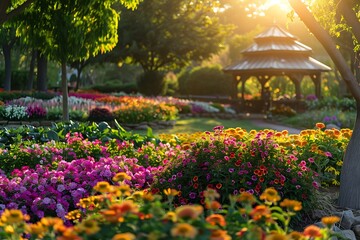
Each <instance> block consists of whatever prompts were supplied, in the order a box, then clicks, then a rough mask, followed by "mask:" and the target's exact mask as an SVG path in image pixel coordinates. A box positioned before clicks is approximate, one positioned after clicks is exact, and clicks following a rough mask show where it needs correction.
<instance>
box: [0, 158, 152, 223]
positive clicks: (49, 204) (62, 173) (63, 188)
mask: <svg viewBox="0 0 360 240" xmlns="http://www.w3.org/2000/svg"><path fill="white" fill-rule="evenodd" d="M136 162H137V160H136V159H134V158H127V157H125V156H117V157H114V158H101V159H100V160H99V161H95V160H94V159H93V158H92V157H87V158H86V159H76V160H73V161H71V162H66V161H63V160H61V161H59V162H57V163H56V165H57V167H56V168H54V169H53V170H50V169H49V168H48V167H45V166H41V165H37V166H36V167H35V168H34V169H30V168H29V167H23V168H21V169H19V170H14V171H13V173H12V175H11V177H10V178H8V177H6V176H5V175H1V176H0V186H3V187H2V188H1V190H0V199H1V205H0V206H1V209H0V211H1V210H4V209H5V208H9V209H21V210H22V211H23V212H24V213H27V214H29V215H30V216H32V217H33V218H34V219H35V218H42V217H44V216H45V215H47V216H54V214H55V215H56V216H57V217H60V218H64V216H65V215H66V213H67V212H68V211H69V210H73V209H74V208H75V206H76V204H77V203H78V202H79V200H80V199H81V198H83V197H87V196H88V195H89V194H90V193H91V189H92V187H93V186H95V185H96V184H97V183H98V182H99V181H110V180H111V178H112V177H113V176H114V175H115V174H116V173H118V172H124V173H126V174H127V175H129V176H131V177H132V179H131V181H126V182H127V184H129V186H131V187H132V188H134V189H142V188H146V187H147V186H148V185H149V184H151V181H152V178H153V177H152V176H153V172H156V171H157V169H156V168H152V167H148V168H145V167H143V166H140V165H138V164H137V163H136Z"/></svg>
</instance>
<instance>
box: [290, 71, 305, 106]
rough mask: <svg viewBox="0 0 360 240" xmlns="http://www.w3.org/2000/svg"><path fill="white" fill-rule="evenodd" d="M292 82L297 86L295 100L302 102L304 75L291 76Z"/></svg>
mask: <svg viewBox="0 0 360 240" xmlns="http://www.w3.org/2000/svg"><path fill="white" fill-rule="evenodd" d="M289 77H290V79H291V81H292V82H293V83H294V85H295V98H296V100H301V80H302V79H303V77H304V75H302V74H293V75H291V76H289Z"/></svg>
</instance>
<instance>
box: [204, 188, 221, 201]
mask: <svg viewBox="0 0 360 240" xmlns="http://www.w3.org/2000/svg"><path fill="white" fill-rule="evenodd" d="M204 197H206V198H209V199H210V200H214V199H216V198H219V197H220V194H219V193H218V192H217V191H216V190H215V189H212V188H207V189H206V190H205V191H204Z"/></svg>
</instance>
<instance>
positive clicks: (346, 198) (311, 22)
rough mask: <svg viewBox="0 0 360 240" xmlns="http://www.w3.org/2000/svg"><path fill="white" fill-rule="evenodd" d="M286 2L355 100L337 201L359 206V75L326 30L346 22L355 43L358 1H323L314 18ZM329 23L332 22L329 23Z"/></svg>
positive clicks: (296, 1) (297, 0)
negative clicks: (354, 119) (321, 9)
mask: <svg viewBox="0 0 360 240" xmlns="http://www.w3.org/2000/svg"><path fill="white" fill-rule="evenodd" d="M289 2H290V4H291V6H292V7H293V9H294V10H295V12H296V13H297V14H298V15H299V17H300V18H301V20H302V21H303V22H304V23H305V24H306V26H307V27H308V28H309V30H310V31H311V32H312V33H313V34H314V35H315V36H316V38H317V39H318V40H319V41H320V42H321V44H322V45H323V46H324V48H325V49H326V51H327V52H328V54H329V55H330V57H331V59H332V60H333V62H334V63H335V65H336V67H337V68H338V70H339V72H340V74H341V76H342V78H343V80H344V82H345V83H346V85H347V86H348V89H349V91H350V92H351V94H352V96H353V97H354V99H355V100H356V103H357V116H356V121H355V126H354V129H353V134H352V137H351V139H350V142H349V144H348V146H347V149H346V152H345V156H344V163H343V167H342V170H341V178H340V195H339V205H340V206H342V207H347V208H353V209H360V160H359V159H360V151H359V144H360V86H359V80H360V79H356V74H354V73H353V72H352V71H351V68H350V67H349V65H348V63H347V62H346V60H345V59H344V57H343V55H342V54H341V52H340V51H339V50H338V48H337V46H336V45H335V43H334V41H333V39H332V38H331V36H330V34H329V32H328V31H330V33H335V34H339V32H338V31H337V30H336V28H338V27H343V26H345V25H344V24H345V23H346V26H348V28H347V29H348V30H349V31H350V32H351V33H352V34H353V36H354V39H355V40H356V41H357V43H359V42H360V22H359V18H358V16H357V13H358V12H359V9H360V6H359V3H358V2H356V1H353V0H340V1H326V3H325V2H323V3H325V5H323V6H327V8H328V9H329V10H330V11H326V13H324V14H319V15H318V17H320V18H318V19H319V20H316V19H315V17H314V14H313V13H312V12H310V11H309V10H308V8H307V6H306V5H305V4H304V3H303V2H302V1H301V0H289ZM324 9H325V8H324ZM331 14H332V15H331ZM336 14H338V15H339V16H341V20H342V21H341V22H333V21H334V20H335V16H336ZM329 15H331V16H332V17H330V19H329V20H330V21H329V20H328V21H321V20H322V19H321V17H327V16H329ZM318 21H320V22H322V23H325V24H328V25H325V24H324V25H323V26H324V27H325V28H326V29H328V31H326V30H325V29H324V27H322V26H321V25H320V23H319V22H318ZM329 23H332V24H330V25H329ZM334 27H335V28H334ZM358 48H359V46H358V45H356V48H355V51H357V49H358ZM356 67H357V68H358V67H359V63H357V65H356Z"/></svg>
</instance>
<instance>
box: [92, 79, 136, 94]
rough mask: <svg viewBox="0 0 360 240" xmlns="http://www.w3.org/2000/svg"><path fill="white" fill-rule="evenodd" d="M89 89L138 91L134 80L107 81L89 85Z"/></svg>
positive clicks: (106, 91) (129, 92)
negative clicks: (126, 81) (122, 81)
mask: <svg viewBox="0 0 360 240" xmlns="http://www.w3.org/2000/svg"><path fill="white" fill-rule="evenodd" d="M91 89H93V90H96V91H99V92H102V93H113V92H124V93H127V94H131V93H136V92H138V87H137V84H136V82H135V81H134V82H130V83H121V82H120V83H119V82H118V81H109V82H105V83H101V84H95V85H93V86H91Z"/></svg>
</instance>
